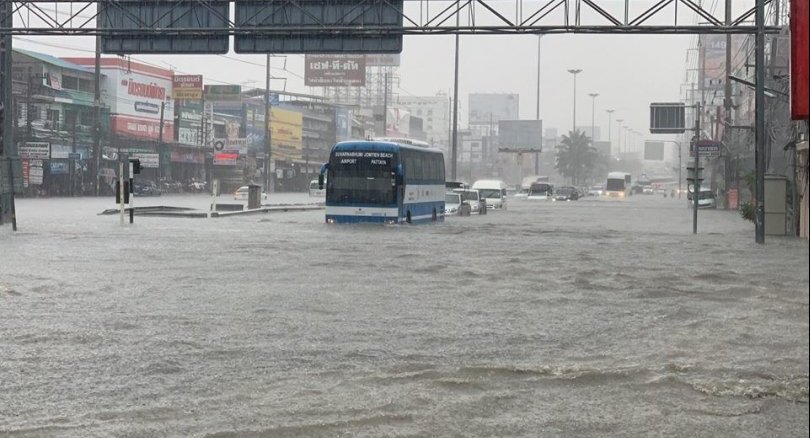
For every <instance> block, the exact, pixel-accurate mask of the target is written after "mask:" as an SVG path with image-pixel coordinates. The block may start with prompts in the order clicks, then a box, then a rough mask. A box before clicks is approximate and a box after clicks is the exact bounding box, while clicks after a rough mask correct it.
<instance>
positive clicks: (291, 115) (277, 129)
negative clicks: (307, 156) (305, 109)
mask: <svg viewBox="0 0 810 438" xmlns="http://www.w3.org/2000/svg"><path fill="white" fill-rule="evenodd" d="M303 126H304V116H303V114H301V113H299V112H295V111H287V110H283V109H280V108H272V109H271V110H270V140H271V142H272V147H273V149H272V154H273V158H274V159H276V160H300V159H302V150H303V147H304V143H303Z"/></svg>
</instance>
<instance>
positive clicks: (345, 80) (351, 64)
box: [304, 55, 366, 87]
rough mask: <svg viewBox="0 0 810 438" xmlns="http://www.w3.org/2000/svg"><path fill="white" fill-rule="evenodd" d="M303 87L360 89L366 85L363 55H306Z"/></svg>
mask: <svg viewBox="0 0 810 438" xmlns="http://www.w3.org/2000/svg"><path fill="white" fill-rule="evenodd" d="M304 85H306V86H308V87H362V86H364V85H366V57H365V56H364V55H306V56H305V58H304Z"/></svg>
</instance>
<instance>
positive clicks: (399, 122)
mask: <svg viewBox="0 0 810 438" xmlns="http://www.w3.org/2000/svg"><path fill="white" fill-rule="evenodd" d="M385 123H386V126H385V135H387V136H392V137H400V136H401V137H408V134H410V132H411V113H410V112H408V110H405V109H400V108H388V110H387V114H386V118H385Z"/></svg>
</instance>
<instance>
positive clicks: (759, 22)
mask: <svg viewBox="0 0 810 438" xmlns="http://www.w3.org/2000/svg"><path fill="white" fill-rule="evenodd" d="M756 26H757V33H756V77H757V80H756V91H755V96H754V98H755V100H756V102H755V108H756V109H755V111H754V112H755V114H756V128H755V139H756V153H755V160H756V179H757V182H756V197H757V209H756V221H755V228H756V231H755V239H756V242H757V243H760V244H762V243H765V169H766V166H765V164H766V163H765V152H766V151H765V140H766V139H765V0H756Z"/></svg>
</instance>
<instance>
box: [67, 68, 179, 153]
mask: <svg viewBox="0 0 810 438" xmlns="http://www.w3.org/2000/svg"><path fill="white" fill-rule="evenodd" d="M65 59H66V60H67V61H69V62H72V63H74V64H79V65H82V66H86V67H89V68H92V67H93V66H94V65H95V58H65ZM101 72H102V73H104V77H103V79H102V85H101V87H102V89H103V90H104V91H105V92H104V93H103V94H102V96H103V100H104V104H105V105H107V106H108V107H109V108H110V113H111V115H112V118H113V126H112V130H113V133H115V134H119V135H125V136H130V137H137V138H143V139H149V140H157V139H158V138H159V129H160V128H159V127H160V118H161V113H162V114H163V121H164V123H163V126H164V131H163V139H164V140H166V141H169V140H170V139H172V138H173V133H174V103H173V102H172V100H171V99H172V81H173V79H174V73H173V72H172V71H171V70H166V69H163V68H158V67H152V66H149V65H146V64H141V63H139V62H135V61H130V60H126V59H122V58H104V59H102V60H101Z"/></svg>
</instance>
